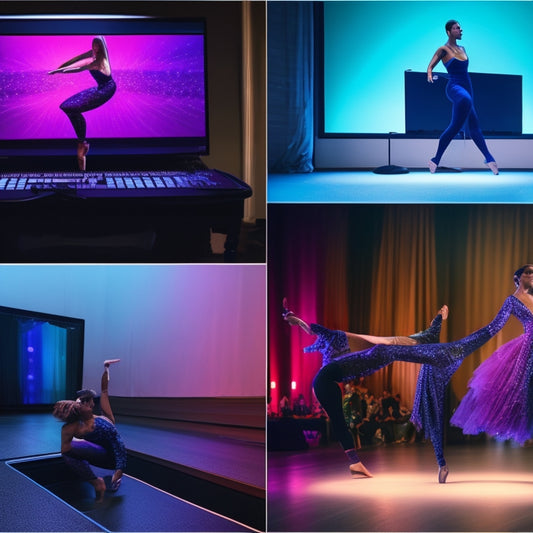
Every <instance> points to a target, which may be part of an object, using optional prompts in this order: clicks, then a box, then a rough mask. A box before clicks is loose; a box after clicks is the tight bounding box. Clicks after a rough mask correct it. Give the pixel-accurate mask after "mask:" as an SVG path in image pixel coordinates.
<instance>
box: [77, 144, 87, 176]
mask: <svg viewBox="0 0 533 533" xmlns="http://www.w3.org/2000/svg"><path fill="white" fill-rule="evenodd" d="M88 151H89V143H88V142H87V141H82V142H79V143H78V167H79V169H80V170H85V168H86V157H85V156H86V155H87V152H88Z"/></svg>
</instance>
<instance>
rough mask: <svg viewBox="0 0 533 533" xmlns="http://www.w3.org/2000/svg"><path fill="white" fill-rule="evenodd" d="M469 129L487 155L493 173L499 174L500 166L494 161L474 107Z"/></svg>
mask: <svg viewBox="0 0 533 533" xmlns="http://www.w3.org/2000/svg"><path fill="white" fill-rule="evenodd" d="M468 129H469V130H470V136H471V137H472V140H473V141H474V143H475V145H476V146H477V147H478V148H479V150H480V152H481V153H482V154H483V155H484V156H485V164H486V165H487V166H488V167H489V168H490V169H491V171H492V173H493V174H498V166H497V165H496V161H494V157H493V156H492V154H491V153H490V152H489V149H488V147H487V143H486V142H485V137H483V133H482V132H481V126H480V125H479V118H478V116H477V113H476V110H475V109H474V108H472V111H471V112H470V115H469V116H468Z"/></svg>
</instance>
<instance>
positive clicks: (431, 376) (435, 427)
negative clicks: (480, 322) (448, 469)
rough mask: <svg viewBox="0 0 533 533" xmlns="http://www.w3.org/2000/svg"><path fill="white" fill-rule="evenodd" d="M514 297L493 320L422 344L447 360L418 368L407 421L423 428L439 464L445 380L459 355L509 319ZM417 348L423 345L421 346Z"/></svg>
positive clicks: (460, 359)
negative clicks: (446, 339) (446, 354)
mask: <svg viewBox="0 0 533 533" xmlns="http://www.w3.org/2000/svg"><path fill="white" fill-rule="evenodd" d="M515 301H518V302H519V303H520V304H521V302H520V301H519V300H517V299H516V298H515V297H513V296H509V297H508V298H507V299H506V300H505V302H504V304H503V306H502V307H501V309H500V310H499V311H498V314H497V315H496V317H495V318H494V320H493V321H492V322H491V323H490V324H488V325H487V326H485V327H483V328H481V329H479V330H477V331H475V332H474V333H472V334H471V335H468V336H467V337H465V338H463V339H460V340H458V341H454V342H450V343H446V344H435V345H427V346H426V348H427V350H428V354H431V353H434V354H438V353H442V351H444V352H449V353H450V354H451V360H450V363H449V364H448V365H446V366H436V365H433V364H425V365H423V366H422V367H421V368H420V372H419V374H418V381H417V385H416V393H415V401H414V406H413V411H412V413H411V421H412V422H413V424H414V425H415V426H416V427H417V428H418V429H422V428H423V429H424V432H425V435H426V437H428V438H429V439H431V442H432V444H433V448H434V450H435V455H436V457H437V462H438V463H439V466H443V465H445V464H446V461H445V460H444V453H443V435H444V398H445V394H446V387H447V385H448V382H449V381H450V379H451V377H452V375H453V374H454V372H455V371H456V370H457V368H458V367H459V366H460V364H461V363H462V361H463V359H464V358H465V357H466V356H467V355H469V354H471V353H472V352H473V351H475V350H477V349H478V348H479V347H481V346H482V345H483V344H485V343H486V342H487V341H488V340H489V339H490V338H491V337H493V336H494V335H495V334H496V333H497V332H498V331H500V329H501V328H502V327H503V326H504V325H505V323H506V322H507V320H508V319H509V316H510V313H511V309H512V308H513V306H514V302H515ZM522 305H523V304H522ZM415 348H419V347H415ZM420 348H424V347H423V346H421V347H420Z"/></svg>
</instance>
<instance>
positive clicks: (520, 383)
mask: <svg viewBox="0 0 533 533" xmlns="http://www.w3.org/2000/svg"><path fill="white" fill-rule="evenodd" d="M525 340H526V335H521V336H520V337H517V338H515V339H513V340H511V341H509V342H507V343H506V344H504V345H502V346H500V347H499V348H498V349H497V350H496V351H495V352H494V353H493V354H492V355H491V356H490V357H489V358H488V359H487V360H486V361H484V362H483V363H482V364H481V365H480V366H479V367H478V368H477V369H476V371H475V372H474V374H473V376H472V378H471V379H470V382H469V383H468V387H469V389H468V392H467V393H466V395H465V397H464V398H463V400H462V401H461V403H460V404H459V407H458V408H457V410H456V411H455V413H454V415H453V416H452V418H451V420H450V423H451V424H452V425H453V426H458V427H460V428H462V429H463V433H465V434H467V435H475V434H477V433H481V432H486V433H487V434H489V435H492V436H493V437H495V438H497V439H498V440H507V439H514V440H515V441H517V442H519V443H520V444H523V443H524V442H525V441H526V440H527V439H529V438H531V429H530V427H529V421H528V419H529V415H528V383H529V375H528V366H529V365H528V359H529V352H528V344H529V343H528V342H525Z"/></svg>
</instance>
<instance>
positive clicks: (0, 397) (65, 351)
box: [0, 307, 85, 408]
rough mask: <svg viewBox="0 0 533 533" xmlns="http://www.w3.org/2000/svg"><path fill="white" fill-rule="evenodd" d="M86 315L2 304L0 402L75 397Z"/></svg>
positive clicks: (9, 403)
mask: <svg viewBox="0 0 533 533" xmlns="http://www.w3.org/2000/svg"><path fill="white" fill-rule="evenodd" d="M84 331H85V321H84V320H83V319H79V318H72V317H64V316H58V315H51V314H47V313H40V312H35V311H27V310H23V309H14V308H10V307H0V335H1V336H2V343H1V345H0V407H2V408H22V407H25V408H31V406H36V405H51V404H53V403H55V402H56V401H58V400H65V399H74V397H75V396H74V395H75V393H76V391H77V390H79V389H80V388H81V383H82V372H83V346H84Z"/></svg>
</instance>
